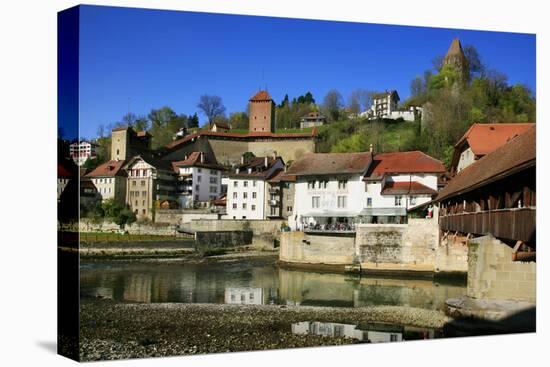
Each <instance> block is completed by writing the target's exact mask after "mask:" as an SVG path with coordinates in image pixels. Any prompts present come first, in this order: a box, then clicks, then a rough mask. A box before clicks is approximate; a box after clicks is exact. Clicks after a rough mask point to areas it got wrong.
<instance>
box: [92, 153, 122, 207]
mask: <svg viewBox="0 0 550 367" xmlns="http://www.w3.org/2000/svg"><path fill="white" fill-rule="evenodd" d="M123 165H124V161H108V162H105V163H103V164H100V165H99V166H97V167H96V168H95V169H94V170H93V171H92V172H90V173H88V174H86V175H85V177H87V178H89V179H90V180H91V181H92V183H93V184H94V186H95V187H96V188H97V191H98V193H99V195H101V200H102V201H105V200H109V199H114V200H116V201H118V202H119V203H121V204H124V203H125V202H126V182H127V175H126V172H125V171H123V170H122V169H121V168H122V166H123Z"/></svg>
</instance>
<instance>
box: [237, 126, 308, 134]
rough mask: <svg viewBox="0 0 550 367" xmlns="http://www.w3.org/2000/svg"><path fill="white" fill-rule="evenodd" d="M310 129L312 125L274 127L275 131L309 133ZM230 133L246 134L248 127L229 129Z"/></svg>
mask: <svg viewBox="0 0 550 367" xmlns="http://www.w3.org/2000/svg"><path fill="white" fill-rule="evenodd" d="M311 130H313V128H312V127H308V128H305V129H276V130H275V133H311ZM229 132H231V133H235V134H248V132H249V130H248V129H231V130H229Z"/></svg>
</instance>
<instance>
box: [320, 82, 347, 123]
mask: <svg viewBox="0 0 550 367" xmlns="http://www.w3.org/2000/svg"><path fill="white" fill-rule="evenodd" d="M343 105H344V102H343V98H342V95H341V94H340V92H338V91H337V90H336V89H331V90H329V91H328V93H327V94H326V95H325V98H324V99H323V109H324V110H325V111H326V112H325V113H326V114H327V115H329V116H330V118H331V119H332V121H336V120H338V117H339V116H340V109H341V108H342V107H343Z"/></svg>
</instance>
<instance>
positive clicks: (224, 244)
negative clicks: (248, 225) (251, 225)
mask: <svg viewBox="0 0 550 367" xmlns="http://www.w3.org/2000/svg"><path fill="white" fill-rule="evenodd" d="M251 243H252V232H251V231H218V232H197V233H195V247H196V249H197V250H198V251H201V252H204V251H207V250H213V249H219V248H230V247H238V246H243V245H250V244H251Z"/></svg>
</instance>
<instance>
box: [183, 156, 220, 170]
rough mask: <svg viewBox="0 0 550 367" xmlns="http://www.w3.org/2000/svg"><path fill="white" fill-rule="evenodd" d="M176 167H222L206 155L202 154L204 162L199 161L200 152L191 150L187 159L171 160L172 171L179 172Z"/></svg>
mask: <svg viewBox="0 0 550 367" xmlns="http://www.w3.org/2000/svg"><path fill="white" fill-rule="evenodd" d="M203 154H204V153H203ZM177 167H206V168H214V169H223V167H222V166H220V165H219V164H218V162H216V161H211V160H210V159H208V155H207V154H204V162H201V152H192V153H191V154H189V156H188V157H187V159H184V160H181V161H174V162H172V168H173V169H174V171H176V172H179V170H178V169H177Z"/></svg>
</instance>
